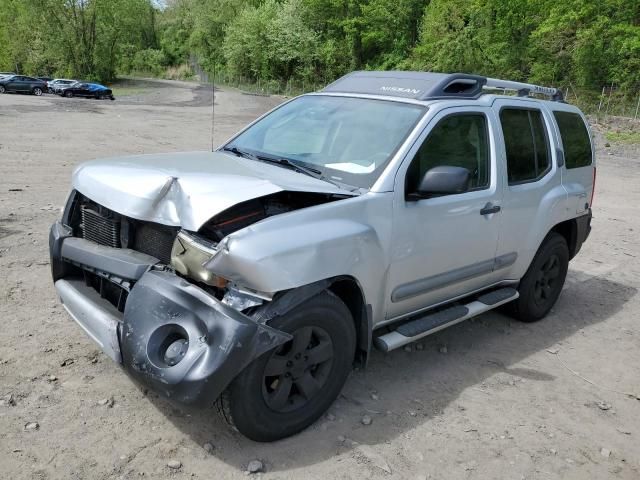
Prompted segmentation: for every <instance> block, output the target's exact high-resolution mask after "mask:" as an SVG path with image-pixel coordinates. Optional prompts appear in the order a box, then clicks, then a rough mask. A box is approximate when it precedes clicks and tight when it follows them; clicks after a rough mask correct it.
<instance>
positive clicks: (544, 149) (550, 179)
mask: <svg viewBox="0 0 640 480" xmlns="http://www.w3.org/2000/svg"><path fill="white" fill-rule="evenodd" d="M493 108H494V110H495V112H496V115H497V117H498V119H499V124H500V132H501V142H500V143H501V147H502V155H503V159H504V160H503V161H504V164H503V165H504V167H503V169H502V172H503V174H504V177H505V178H504V180H505V189H504V198H503V208H502V210H503V212H502V213H503V218H502V221H503V228H502V233H501V235H500V241H499V243H498V252H497V255H498V256H501V255H511V256H512V257H515V261H514V262H513V266H512V267H511V268H510V269H509V271H508V272H507V273H508V277H507V278H510V279H519V278H520V277H521V276H522V275H523V274H524V272H525V271H526V269H527V267H528V266H529V263H530V262H531V259H532V258H533V256H534V255H535V252H536V251H537V249H538V247H539V245H540V242H541V241H542V239H543V238H544V236H545V235H546V234H547V232H548V230H549V229H550V228H551V227H552V226H553V225H554V224H555V222H556V219H557V217H558V216H561V215H565V214H566V213H565V205H566V198H567V193H566V191H565V189H564V188H563V187H562V179H561V170H560V168H559V167H558V152H557V150H556V134H555V130H554V123H553V119H552V116H551V113H550V112H549V111H548V110H547V109H546V108H544V106H543V105H542V104H541V103H540V102H537V101H534V100H525V99H514V100H511V99H498V100H496V101H495V102H494V104H493Z"/></svg>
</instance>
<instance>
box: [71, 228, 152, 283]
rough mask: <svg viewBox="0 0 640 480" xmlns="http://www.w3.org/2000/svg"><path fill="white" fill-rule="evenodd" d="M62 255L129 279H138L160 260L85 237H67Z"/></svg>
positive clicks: (73, 260)
mask: <svg viewBox="0 0 640 480" xmlns="http://www.w3.org/2000/svg"><path fill="white" fill-rule="evenodd" d="M61 256H62V258H63V259H66V260H71V261H72V262H76V263H79V264H81V265H86V266H87V267H91V268H93V269H96V270H100V271H102V272H106V273H111V274H113V275H116V276H117V277H120V278H126V279H128V280H138V279H139V278H140V277H142V275H143V274H144V273H145V272H146V271H147V270H149V269H150V268H151V267H152V266H153V265H155V264H157V263H159V262H160V260H158V259H157V258H155V257H152V256H151V255H147V254H146V253H141V252H136V251H135V250H130V249H128V248H112V247H106V246H104V245H98V244H97V243H94V242H91V241H89V240H85V239H83V238H67V239H66V240H65V241H64V242H63V243H62V247H61Z"/></svg>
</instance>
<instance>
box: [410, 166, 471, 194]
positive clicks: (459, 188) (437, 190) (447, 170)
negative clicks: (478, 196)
mask: <svg viewBox="0 0 640 480" xmlns="http://www.w3.org/2000/svg"><path fill="white" fill-rule="evenodd" d="M467 190H469V170H468V169H466V168H463V167H451V166H447V165H441V166H439V167H433V168H432V169H430V170H428V171H427V173H425V174H424V177H422V180H421V181H420V184H419V185H418V189H417V191H416V192H415V193H412V194H411V196H417V197H419V198H425V197H430V196H432V195H451V194H455V193H464V192H466V191H467Z"/></svg>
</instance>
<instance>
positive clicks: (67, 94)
mask: <svg viewBox="0 0 640 480" xmlns="http://www.w3.org/2000/svg"><path fill="white" fill-rule="evenodd" d="M63 95H64V96H65V97H66V98H72V97H73V92H64V94H63Z"/></svg>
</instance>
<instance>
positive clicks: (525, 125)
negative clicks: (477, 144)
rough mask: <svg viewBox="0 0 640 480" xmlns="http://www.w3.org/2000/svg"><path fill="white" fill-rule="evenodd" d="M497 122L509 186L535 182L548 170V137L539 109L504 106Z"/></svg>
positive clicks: (549, 165)
mask: <svg viewBox="0 0 640 480" xmlns="http://www.w3.org/2000/svg"><path fill="white" fill-rule="evenodd" d="M500 123H501V125H502V132H503V134H504V143H505V148H506V153H507V173H508V177H509V185H517V184H519V183H527V182H534V181H536V180H538V179H540V178H542V177H543V176H544V175H546V173H547V172H548V171H549V170H550V169H551V154H550V152H549V140H548V139H547V132H546V129H545V124H544V118H543V116H542V112H541V111H540V110H535V109H523V108H511V107H509V108H503V109H502V110H501V111H500Z"/></svg>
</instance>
